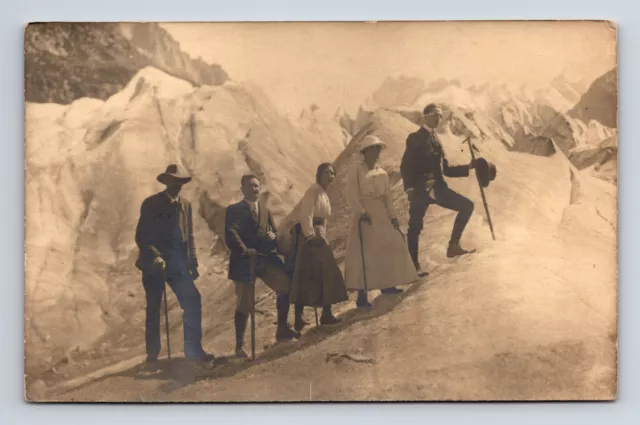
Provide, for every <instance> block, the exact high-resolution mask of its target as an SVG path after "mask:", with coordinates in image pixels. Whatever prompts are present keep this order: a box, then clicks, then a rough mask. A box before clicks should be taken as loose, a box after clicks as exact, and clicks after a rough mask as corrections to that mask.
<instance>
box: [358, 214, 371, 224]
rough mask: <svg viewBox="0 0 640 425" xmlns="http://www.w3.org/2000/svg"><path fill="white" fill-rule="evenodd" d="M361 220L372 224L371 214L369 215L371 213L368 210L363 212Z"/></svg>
mask: <svg viewBox="0 0 640 425" xmlns="http://www.w3.org/2000/svg"><path fill="white" fill-rule="evenodd" d="M360 221H361V222H362V223H367V224H371V216H370V215H369V213H368V212H363V213H362V214H361V215H360Z"/></svg>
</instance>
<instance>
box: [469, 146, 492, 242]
mask: <svg viewBox="0 0 640 425" xmlns="http://www.w3.org/2000/svg"><path fill="white" fill-rule="evenodd" d="M471 137H473V136H468V137H467V138H466V139H464V141H463V142H462V143H463V144H464V143H469V152H471V160H472V161H473V163H474V164H477V162H476V155H475V154H474V153H473V144H472V143H471ZM485 162H486V161H485ZM493 172H494V174H493V178H495V167H494V168H493ZM493 178H490V179H491V180H493ZM476 180H477V181H478V187H479V188H480V194H481V195H482V203H483V204H484V211H485V212H486V213H487V221H488V222H489V228H490V229H491V237H492V238H493V240H494V241H495V240H496V236H495V234H494V232H493V223H492V222H491V214H489V206H488V205H487V198H486V196H485V194H484V187H483V184H482V182H481V181H480V174H479V173H478V170H477V169H476ZM487 184H488V183H487Z"/></svg>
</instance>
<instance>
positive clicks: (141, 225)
mask: <svg viewBox="0 0 640 425" xmlns="http://www.w3.org/2000/svg"><path fill="white" fill-rule="evenodd" d="M153 230H154V229H153V206H152V204H151V200H150V198H147V199H145V200H144V201H143V202H142V206H141V207H140V218H139V219H138V225H137V226H136V237H135V239H136V245H138V248H139V249H140V251H143V252H144V251H150V252H151V254H152V256H153V257H154V258H157V257H161V254H160V251H159V250H158V249H157V248H156V247H155V246H154V244H153V242H154V237H153Z"/></svg>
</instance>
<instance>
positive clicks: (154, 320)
mask: <svg viewBox="0 0 640 425" xmlns="http://www.w3.org/2000/svg"><path fill="white" fill-rule="evenodd" d="M166 279H167V284H168V285H169V287H170V288H171V290H172V291H173V293H174V294H175V295H176V297H177V298H178V303H179V304H180V308H181V309H182V311H183V313H182V324H183V332H184V354H185V356H186V357H187V358H196V357H199V356H201V355H202V353H203V352H204V350H203V348H202V305H201V297H200V292H199V291H198V288H197V287H196V285H195V282H194V281H193V279H192V278H191V275H190V274H189V272H188V271H187V269H186V267H171V264H169V265H168V267H167V273H166ZM142 284H143V286H144V290H145V293H146V298H147V309H146V326H145V342H146V350H147V355H148V356H152V357H157V356H158V354H159V353H160V348H161V343H160V312H161V306H162V296H163V289H164V284H165V283H164V279H163V272H162V268H160V267H153V268H151V269H149V270H145V271H144V272H143V274H142Z"/></svg>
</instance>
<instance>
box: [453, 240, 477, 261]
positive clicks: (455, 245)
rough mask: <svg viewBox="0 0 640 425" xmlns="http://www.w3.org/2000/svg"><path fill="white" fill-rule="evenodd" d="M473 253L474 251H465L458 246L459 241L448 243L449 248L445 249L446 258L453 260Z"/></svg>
mask: <svg viewBox="0 0 640 425" xmlns="http://www.w3.org/2000/svg"><path fill="white" fill-rule="evenodd" d="M473 252H475V249H473V250H470V251H467V250H466V249H463V248H462V247H461V246H460V241H451V242H449V248H447V257H448V258H454V257H457V256H460V255H464V254H471V253H473Z"/></svg>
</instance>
